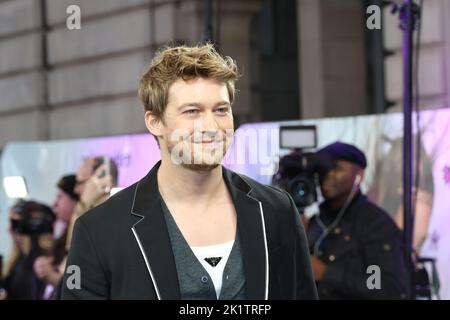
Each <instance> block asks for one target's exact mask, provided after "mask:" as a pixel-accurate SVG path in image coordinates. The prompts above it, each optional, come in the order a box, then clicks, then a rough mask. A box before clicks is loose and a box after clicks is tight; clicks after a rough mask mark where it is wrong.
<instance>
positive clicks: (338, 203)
mask: <svg viewBox="0 0 450 320" xmlns="http://www.w3.org/2000/svg"><path fill="white" fill-rule="evenodd" d="M358 193H359V189H358V190H357V191H356V192H354V193H353V196H352V193H351V192H350V193H348V194H346V195H345V196H342V197H338V198H335V199H330V200H328V201H327V202H328V206H329V207H330V208H331V209H332V210H339V209H341V208H342V207H343V206H344V205H345V204H346V203H347V202H348V201H352V200H353V199H355V197H356V196H357V195H358ZM351 196H352V199H349V197H351Z"/></svg>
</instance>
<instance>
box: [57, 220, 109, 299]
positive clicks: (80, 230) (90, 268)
mask: <svg viewBox="0 0 450 320" xmlns="http://www.w3.org/2000/svg"><path fill="white" fill-rule="evenodd" d="M69 268H70V269H69ZM77 277H79V279H77ZM77 281H78V283H77ZM108 297H109V284H108V280H107V277H106V273H105V272H104V269H103V268H102V266H101V263H100V259H99V256H98V254H97V250H96V248H95V246H94V243H93V242H92V239H91V235H90V233H89V230H88V227H87V226H86V224H85V222H84V221H83V219H77V220H76V222H75V226H74V230H73V238H72V243H71V246H70V251H69V256H68V259H67V265H66V271H65V273H64V278H63V283H62V293H61V298H62V300H81V299H88V300H100V299H108Z"/></svg>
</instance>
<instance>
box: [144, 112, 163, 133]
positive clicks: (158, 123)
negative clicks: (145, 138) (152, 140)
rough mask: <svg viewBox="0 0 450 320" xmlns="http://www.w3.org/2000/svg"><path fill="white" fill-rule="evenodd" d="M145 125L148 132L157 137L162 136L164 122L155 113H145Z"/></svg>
mask: <svg viewBox="0 0 450 320" xmlns="http://www.w3.org/2000/svg"><path fill="white" fill-rule="evenodd" d="M145 125H146V126H147V129H148V131H150V133H151V134H153V135H154V136H155V137H161V136H162V133H163V132H162V125H163V123H162V120H161V118H160V117H157V116H156V115H155V114H154V113H152V112H150V111H146V112H145Z"/></svg>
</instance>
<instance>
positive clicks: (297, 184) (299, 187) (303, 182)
mask: <svg viewBox="0 0 450 320" xmlns="http://www.w3.org/2000/svg"><path fill="white" fill-rule="evenodd" d="M314 186H315V185H314V181H313V180H312V179H310V178H309V177H306V176H297V177H296V178H295V179H293V180H292V182H291V184H290V188H289V193H290V194H291V196H292V198H293V200H294V202H295V204H296V205H297V206H299V207H306V206H309V205H310V204H312V203H313V202H315V201H316V192H315V187H314Z"/></svg>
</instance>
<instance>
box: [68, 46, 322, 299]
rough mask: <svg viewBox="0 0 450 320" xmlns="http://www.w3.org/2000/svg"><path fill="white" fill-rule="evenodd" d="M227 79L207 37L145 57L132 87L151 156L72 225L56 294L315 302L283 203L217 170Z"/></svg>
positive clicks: (226, 120)
mask: <svg viewBox="0 0 450 320" xmlns="http://www.w3.org/2000/svg"><path fill="white" fill-rule="evenodd" d="M236 79H237V70H236V65H235V63H234V61H233V60H232V59H231V58H229V57H225V58H224V57H222V56H220V55H219V54H218V53H217V52H216V51H215V50H214V48H213V46H212V45H211V44H207V45H203V46H198V47H185V46H180V47H173V48H166V49H165V50H163V51H161V52H159V53H158V54H157V55H156V57H155V58H154V59H153V61H152V63H151V65H150V68H149V70H148V71H147V72H146V73H145V74H144V76H143V77H142V79H141V82H140V87H139V94H140V97H141V100H142V101H143V104H144V107H145V111H146V112H145V123H146V125H147V127H148V129H149V131H150V132H151V134H153V135H154V136H155V137H156V139H157V141H158V144H159V146H160V150H161V158H162V159H161V161H160V162H158V164H156V165H155V166H154V167H153V169H152V170H151V171H150V172H149V173H148V175H147V176H146V177H144V178H143V179H142V180H140V181H139V182H137V183H135V184H133V185H132V186H130V187H128V188H126V189H124V190H122V191H121V192H119V193H117V194H116V195H114V196H113V197H111V198H110V199H109V200H108V201H106V202H105V203H103V204H102V205H100V206H98V207H96V208H94V209H93V210H91V211H90V212H88V213H87V214H85V215H83V216H82V217H81V218H79V219H78V220H77V222H76V225H75V230H74V237H73V241H72V247H71V249H70V252H69V259H68V266H70V265H77V266H78V267H79V270H80V276H81V283H80V287H79V289H77V288H76V283H70V280H71V278H70V277H69V276H70V275H67V276H66V281H69V284H68V285H67V284H65V285H64V289H63V298H65V299H315V298H316V295H317V293H316V288H315V285H314V281H313V279H312V272H311V267H310V262H309V254H308V247H307V243H306V237H305V234H304V231H303V229H302V227H301V226H300V224H299V223H298V219H297V211H296V208H295V205H294V203H293V201H292V199H291V198H290V197H289V196H288V194H287V193H285V192H282V191H279V190H278V189H273V188H271V187H267V186H263V185H261V184H259V183H257V182H255V181H253V180H251V179H249V178H247V177H243V176H240V175H238V174H236V173H234V172H232V171H229V170H227V169H225V168H223V167H222V166H221V165H220V163H221V161H222V159H223V157H224V155H225V152H226V150H227V149H228V147H229V144H230V142H231V140H232V134H233V116H232V110H231V105H232V103H233V100H234V92H235V91H234V88H235V81H236ZM71 288H73V289H71Z"/></svg>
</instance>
